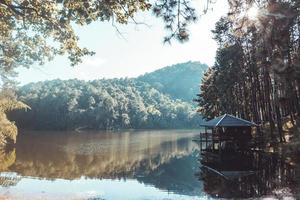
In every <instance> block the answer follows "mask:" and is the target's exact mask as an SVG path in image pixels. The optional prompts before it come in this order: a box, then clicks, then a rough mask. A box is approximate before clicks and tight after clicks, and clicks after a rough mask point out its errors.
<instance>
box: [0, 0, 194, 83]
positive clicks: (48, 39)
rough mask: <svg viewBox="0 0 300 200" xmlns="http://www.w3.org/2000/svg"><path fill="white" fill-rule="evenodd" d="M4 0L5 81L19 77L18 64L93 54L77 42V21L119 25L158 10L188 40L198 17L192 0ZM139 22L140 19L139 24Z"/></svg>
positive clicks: (0, 41) (0, 13)
mask: <svg viewBox="0 0 300 200" xmlns="http://www.w3.org/2000/svg"><path fill="white" fill-rule="evenodd" d="M151 2H152V4H151V3H150V2H149V0H78V1H72V0H56V1H55V0H0V64H1V67H0V71H1V79H2V81H3V80H4V79H7V77H12V76H13V75H14V73H13V71H14V69H15V68H16V67H20V66H23V67H29V66H30V65H32V64H34V63H36V62H37V63H39V64H43V63H44V62H45V61H48V60H51V59H53V57H54V56H55V55H63V54H67V55H68V58H69V60H70V62H71V65H76V64H78V63H79V62H81V58H82V57H83V56H85V55H92V54H93V52H91V51H89V50H88V49H87V48H84V47H81V46H79V45H78V40H79V38H78V37H77V35H76V33H75V32H74V25H75V24H77V25H79V26H83V25H88V24H90V23H91V22H93V21H110V22H111V23H112V25H113V26H114V27H117V25H118V24H127V23H128V22H130V21H131V22H136V21H135V14H136V13H138V12H144V11H151V10H152V11H153V12H154V14H155V15H156V16H157V17H160V18H162V19H163V21H164V22H165V24H166V29H167V30H168V31H169V33H170V34H169V35H167V36H166V38H165V41H167V42H169V41H170V40H171V39H172V38H177V39H178V40H180V41H185V40H187V39H188V36H189V34H188V31H187V25H188V24H189V23H190V22H193V21H195V20H196V13H195V10H194V9H193V8H192V7H191V6H190V0H157V1H154V2H153V1H151ZM136 23H137V22H136Z"/></svg>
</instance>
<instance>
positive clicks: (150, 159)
mask: <svg viewBox="0 0 300 200" xmlns="http://www.w3.org/2000/svg"><path fill="white" fill-rule="evenodd" d="M22 137H23V138H21V139H19V140H18V141H19V143H18V144H17V160H16V162H15V164H14V165H13V166H11V167H10V170H11V171H14V172H17V173H19V174H20V175H22V176H33V177H41V178H48V179H55V178H63V179H76V178H80V177H82V176H86V177H89V178H123V177H124V178H131V177H135V176H136V175H137V174H149V173H150V172H151V171H153V170H155V169H157V168H158V167H159V166H161V165H162V164H164V163H168V162H169V161H170V159H171V158H174V157H182V156H185V155H188V154H190V153H191V152H192V151H193V149H194V148H195V145H194V143H193V142H192V141H191V139H190V138H187V135H186V134H174V133H169V135H168V133H167V132H165V133H164V132H162V133H160V132H158V133H155V134H149V133H148V132H145V133H138V134H131V133H121V134H76V135H74V134H65V135H62V134H60V135H55V136H53V135H50V134H45V135H35V134H29V135H23V136H22Z"/></svg>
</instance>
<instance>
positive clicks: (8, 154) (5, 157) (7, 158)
mask: <svg viewBox="0 0 300 200" xmlns="http://www.w3.org/2000/svg"><path fill="white" fill-rule="evenodd" d="M15 161H16V150H15V149H14V148H13V149H8V148H3V149H2V148H0V172H2V171H6V170H7V169H8V168H9V167H10V166H11V165H12V164H14V162H15Z"/></svg>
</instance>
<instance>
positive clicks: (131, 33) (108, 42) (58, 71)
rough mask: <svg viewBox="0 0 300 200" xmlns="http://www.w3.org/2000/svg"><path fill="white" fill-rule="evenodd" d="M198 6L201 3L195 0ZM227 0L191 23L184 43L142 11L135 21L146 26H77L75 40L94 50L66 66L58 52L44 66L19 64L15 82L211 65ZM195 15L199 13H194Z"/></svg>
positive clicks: (96, 77) (127, 73)
mask: <svg viewBox="0 0 300 200" xmlns="http://www.w3.org/2000/svg"><path fill="white" fill-rule="evenodd" d="M195 1H196V4H195V5H196V6H197V9H199V8H200V9H199V10H201V9H202V8H203V6H204V5H203V4H201V2H200V1H203V0H195ZM226 1H227V0H217V1H216V3H214V4H213V5H211V6H210V7H211V9H210V10H209V11H208V13H207V14H205V15H202V16H200V17H199V20H198V22H197V23H195V24H192V25H191V26H190V28H189V29H190V34H191V35H190V40H189V41H188V42H185V43H180V42H177V41H175V40H174V41H173V42H172V44H171V45H169V44H164V43H163V37H164V36H165V35H166V31H165V30H164V28H163V23H162V22H161V20H160V19H157V18H155V17H154V16H153V15H152V14H151V13H148V14H144V13H141V14H139V15H138V16H137V21H139V22H145V23H146V24H147V26H145V25H135V24H133V23H132V24H129V25H126V26H124V25H123V26H118V30H120V32H121V33H122V34H121V35H120V34H119V33H118V32H117V31H116V28H115V27H113V26H112V24H111V22H95V23H93V24H90V25H88V26H85V27H79V28H78V27H76V28H75V32H76V33H77V35H78V36H79V38H80V41H79V43H80V45H81V46H84V47H87V48H88V49H89V50H92V51H94V52H96V54H95V55H94V56H87V57H85V58H84V59H83V62H82V63H81V64H79V65H78V66H75V67H71V66H70V63H69V61H68V59H67V57H66V56H58V57H56V58H55V59H54V60H53V61H51V62H48V63H46V64H45V65H43V66H40V65H34V66H32V67H31V68H29V69H26V68H19V69H18V73H19V76H18V78H17V81H18V82H19V83H20V85H24V84H27V83H30V82H37V81H43V80H52V79H63V80H66V79H73V78H77V79H82V80H93V79H101V78H120V77H136V76H139V75H141V74H144V73H146V72H152V71H154V70H157V69H159V68H162V67H165V66H170V65H172V64H176V63H182V62H187V61H200V62H201V63H206V64H208V65H209V66H211V65H213V63H214V59H215V53H216V49H217V44H216V42H215V41H214V40H213V39H212V37H213V35H212V33H211V30H213V29H214V26H215V23H216V22H217V21H218V19H219V18H220V17H221V16H224V15H225V14H226V12H227V8H228V5H227V3H226ZM199 14H200V13H199Z"/></svg>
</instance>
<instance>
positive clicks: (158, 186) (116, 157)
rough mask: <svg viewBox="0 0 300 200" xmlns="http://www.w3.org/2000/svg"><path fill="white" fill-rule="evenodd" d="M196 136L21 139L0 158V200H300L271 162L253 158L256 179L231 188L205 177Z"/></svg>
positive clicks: (231, 183) (37, 135) (284, 168)
mask: <svg viewBox="0 0 300 200" xmlns="http://www.w3.org/2000/svg"><path fill="white" fill-rule="evenodd" d="M197 133H198V131H184V130H180V131H179V130H161V131H160V130H158V131H127V132H80V133H78V132H21V133H20V134H19V138H18V143H17V146H16V147H15V148H14V149H11V150H0V200H7V199H22V200H23V199H30V200H31V199H33V200H35V199H43V200H44V199H51V200H52V199H71V200H73V199H74V200H199V199H213V198H260V199H261V198H262V199H298V198H300V196H299V188H300V187H298V186H297V185H299V182H298V183H297V182H295V181H294V179H293V178H294V177H298V180H299V179H300V177H299V173H297V169H295V168H293V167H291V166H292V165H290V164H289V163H287V162H286V161H285V160H282V159H279V158H278V157H277V156H267V157H266V158H265V157H264V158H263V159H258V158H255V159H254V163H253V164H254V166H256V167H257V172H256V173H255V174H254V175H252V176H247V177H242V178H238V179H234V180H225V179H224V178H222V177H220V176H218V175H216V174H215V173H213V172H211V171H210V170H207V169H206V168H204V167H203V166H201V164H200V163H199V149H198V145H197V144H196V143H195V142H193V141H192V139H193V138H194V137H195V136H196V135H197ZM298 171H299V169H298ZM297 191H298V192H297ZM297 195H298V196H297Z"/></svg>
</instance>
